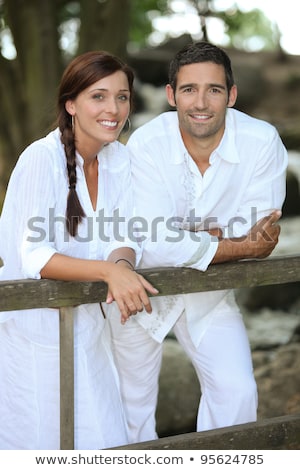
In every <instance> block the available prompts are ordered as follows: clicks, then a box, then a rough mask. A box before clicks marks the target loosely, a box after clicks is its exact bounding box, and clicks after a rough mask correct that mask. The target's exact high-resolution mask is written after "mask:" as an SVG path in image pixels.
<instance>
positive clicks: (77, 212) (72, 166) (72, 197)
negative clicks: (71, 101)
mask: <svg viewBox="0 0 300 470" xmlns="http://www.w3.org/2000/svg"><path fill="white" fill-rule="evenodd" d="M68 117H69V118H70V116H68ZM69 121H70V119H68V123H67V126H65V127H64V128H63V131H62V133H61V141H62V143H63V145H64V148H65V153H66V159H67V171H68V177H69V194H68V199H67V209H66V223H67V230H68V232H69V234H70V235H72V237H74V236H75V235H76V234H77V231H78V225H79V223H80V222H81V221H82V219H83V217H85V213H84V210H83V209H82V207H81V204H80V201H79V199H78V195H77V192H76V182H77V176H76V147H75V139H74V134H73V131H72V129H71V126H70V122H69Z"/></svg>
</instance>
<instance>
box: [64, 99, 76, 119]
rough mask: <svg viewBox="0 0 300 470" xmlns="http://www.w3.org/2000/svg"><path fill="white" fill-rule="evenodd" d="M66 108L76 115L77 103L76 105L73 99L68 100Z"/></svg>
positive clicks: (72, 114)
mask: <svg viewBox="0 0 300 470" xmlns="http://www.w3.org/2000/svg"><path fill="white" fill-rule="evenodd" d="M65 109H66V111H67V112H68V113H69V114H70V115H71V116H74V114H75V105H74V102H73V101H72V100H68V101H66V103H65Z"/></svg>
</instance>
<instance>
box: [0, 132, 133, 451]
mask: <svg viewBox="0 0 300 470" xmlns="http://www.w3.org/2000/svg"><path fill="white" fill-rule="evenodd" d="M98 166H99V172H98V174H99V177H98V199H97V207H96V210H95V211H94V210H93V207H92V204H91V200H90V197H89V193H88V188H87V184H86V181H85V177H84V171H83V159H82V158H81V156H80V155H77V185H76V190H77V194H78V196H79V199H80V202H81V204H82V207H83V208H84V211H85V213H86V217H85V218H84V219H83V222H82V223H81V224H79V230H78V236H77V237H71V236H70V235H69V234H68V233H67V231H66V229H65V211H66V203H67V195H68V186H69V183H68V176H67V170H66V157H65V153H64V149H63V145H62V143H61V141H60V133H59V130H58V129H56V130H55V131H53V132H51V133H50V134H48V135H47V136H46V137H45V138H42V139H40V140H38V141H36V142H34V143H33V144H31V145H30V146H29V147H27V148H26V149H25V151H24V152H23V153H22V155H21V156H20V158H19V160H18V163H17V165H16V167H15V169H14V171H13V173H12V175H11V178H10V182H9V185H8V189H7V193H6V198H5V202H4V206H3V210H2V214H1V218H0V257H1V258H2V260H3V262H4V266H3V267H2V268H1V269H0V280H13V279H23V278H34V279H39V278H40V271H41V269H42V267H43V266H44V265H45V264H46V263H47V262H48V260H49V259H50V258H51V257H52V255H53V254H54V253H56V252H59V253H63V254H65V255H69V256H73V257H78V258H85V259H99V260H105V259H107V257H108V256H109V254H110V253H111V252H112V251H113V250H114V249H115V248H117V247H120V246H129V247H132V248H133V249H135V250H136V251H137V252H138V253H139V249H138V248H137V245H136V243H134V242H133V241H131V240H130V239H129V238H125V235H126V227H125V223H123V225H124V227H122V224H119V227H118V229H119V231H120V232H119V235H122V237H121V236H118V237H116V236H115V232H114V228H113V223H112V222H107V224H106V225H105V226H102V225H101V223H102V222H103V219H104V217H108V216H112V214H113V213H114V211H118V210H119V215H120V217H121V216H122V217H124V218H126V220H128V218H129V217H130V216H132V210H133V205H132V193H131V181H130V179H131V176H130V164H129V157H128V152H127V150H126V148H125V147H124V145H122V144H120V143H119V142H114V143H111V144H109V145H107V146H106V147H104V148H103V149H102V150H101V152H100V153H99V155H98ZM102 232H103V233H102ZM58 328H59V324H58V310H57V309H50V308H44V309H41V308H39V309H32V310H21V311H14V312H1V313H0V345H1V362H0V380H1V388H0V415H1V420H2V425H1V426H0V449H46V448H49V449H50V448H52V449H58V448H59V388H58V387H59V360H58V357H59V354H58V351H59V337H58ZM106 330H107V328H106V326H105V321H104V318H103V315H102V313H101V311H100V307H99V304H88V305H80V306H78V307H76V309H75V312H74V335H75V338H74V341H75V424H76V429H75V445H76V448H81V449H95V448H97V449H99V448H103V447H113V446H117V445H121V444H126V443H127V428H126V424H125V420H124V413H123V408H122V406H121V401H120V396H119V382H118V377H117V373H116V369H115V365H114V361H113V358H112V355H111V353H110V338H109V336H108V331H106Z"/></svg>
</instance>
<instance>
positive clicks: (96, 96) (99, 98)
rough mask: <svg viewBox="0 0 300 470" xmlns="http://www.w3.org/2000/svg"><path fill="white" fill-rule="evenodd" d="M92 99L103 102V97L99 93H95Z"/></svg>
mask: <svg viewBox="0 0 300 470" xmlns="http://www.w3.org/2000/svg"><path fill="white" fill-rule="evenodd" d="M93 99H94V100H103V95H101V94H100V93H96V94H95V95H93Z"/></svg>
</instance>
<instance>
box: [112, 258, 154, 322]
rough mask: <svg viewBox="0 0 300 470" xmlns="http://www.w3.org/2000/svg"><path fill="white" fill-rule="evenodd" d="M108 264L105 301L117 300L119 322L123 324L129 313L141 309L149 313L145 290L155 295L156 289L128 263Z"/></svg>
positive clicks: (149, 306) (133, 313) (131, 313)
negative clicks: (119, 315) (119, 314)
mask: <svg viewBox="0 0 300 470" xmlns="http://www.w3.org/2000/svg"><path fill="white" fill-rule="evenodd" d="M109 264H110V269H109V275H108V279H107V284H108V292H107V297H106V303H108V304H110V303H112V302H113V301H114V300H115V301H116V302H117V304H118V307H119V309H120V312H121V323H123V324H124V323H125V322H126V321H127V320H128V318H129V317H130V316H131V315H135V314H136V313H137V312H141V311H142V310H143V309H145V310H146V312H148V313H151V312H152V307H151V303H150V299H149V297H148V295H147V291H148V292H149V293H150V294H152V295H155V294H157V293H158V290H157V289H155V287H153V286H152V285H151V284H150V282H148V281H146V279H145V278H144V277H143V276H141V275H140V274H138V273H136V272H135V271H133V270H132V269H131V268H130V265H129V264H125V263H124V264H121V263H118V264H114V263H109Z"/></svg>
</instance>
